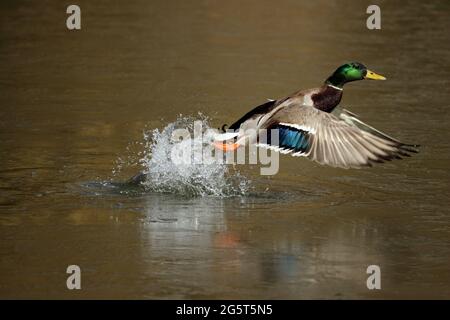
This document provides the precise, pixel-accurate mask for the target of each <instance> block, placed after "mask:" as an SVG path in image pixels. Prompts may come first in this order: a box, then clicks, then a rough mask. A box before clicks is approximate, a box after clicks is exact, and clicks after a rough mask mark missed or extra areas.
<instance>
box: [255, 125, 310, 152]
mask: <svg viewBox="0 0 450 320" xmlns="http://www.w3.org/2000/svg"><path fill="white" fill-rule="evenodd" d="M274 129H276V130H278V139H276V137H275V136H274V135H273V133H272V130H274ZM310 136H311V134H310V133H309V132H308V131H304V130H301V129H297V128H293V127H288V126H285V125H281V124H276V125H274V126H272V127H271V128H269V129H267V141H260V143H262V144H268V145H271V146H274V147H278V148H280V149H287V150H291V151H292V152H294V153H297V152H299V153H303V152H305V151H307V150H308V149H309V147H310ZM276 140H278V141H276Z"/></svg>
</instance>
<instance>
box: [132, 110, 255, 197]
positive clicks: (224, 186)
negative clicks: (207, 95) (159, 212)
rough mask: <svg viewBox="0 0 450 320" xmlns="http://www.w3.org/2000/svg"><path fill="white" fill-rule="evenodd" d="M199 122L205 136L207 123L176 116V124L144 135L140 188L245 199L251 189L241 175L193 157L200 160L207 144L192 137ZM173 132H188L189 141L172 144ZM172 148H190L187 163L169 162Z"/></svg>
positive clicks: (230, 168)
mask: <svg viewBox="0 0 450 320" xmlns="http://www.w3.org/2000/svg"><path fill="white" fill-rule="evenodd" d="M199 120H200V121H201V122H202V128H203V131H202V133H203V134H205V133H206V132H207V130H208V129H210V126H209V124H208V119H207V118H206V117H204V116H201V118H200V119H194V118H192V117H182V116H179V117H178V119H177V120H176V121H175V122H172V123H170V124H168V125H167V126H166V127H165V128H164V129H162V130H161V131H160V130H158V129H155V130H152V131H149V132H145V133H144V140H145V151H144V152H143V157H142V158H141V159H140V161H139V162H140V164H141V166H142V167H143V168H144V170H143V173H144V174H145V180H144V181H142V182H141V185H142V186H143V187H144V188H145V189H146V190H148V191H152V192H163V193H175V194H179V195H183V196H188V197H195V196H216V197H231V196H239V195H246V194H247V192H248V191H249V189H250V180H248V179H247V178H246V177H244V176H243V175H241V174H240V173H239V172H238V171H237V170H236V169H235V168H233V167H231V166H228V165H226V164H224V163H220V162H219V161H216V162H213V163H210V164H205V163H200V162H201V161H198V160H199V159H197V158H196V157H198V156H201V153H200V152H195V150H198V149H201V148H202V147H204V146H205V145H206V144H207V143H209V142H208V138H209V137H206V138H205V139H202V137H195V136H194V135H193V131H194V128H193V127H194V121H199ZM175 129H187V130H189V132H191V133H192V134H191V137H194V138H190V139H187V140H183V141H181V142H176V141H173V140H172V132H173V131H174V130H175ZM173 148H181V149H185V148H193V152H192V161H191V162H190V163H174V162H173V161H172V159H171V154H172V149H173Z"/></svg>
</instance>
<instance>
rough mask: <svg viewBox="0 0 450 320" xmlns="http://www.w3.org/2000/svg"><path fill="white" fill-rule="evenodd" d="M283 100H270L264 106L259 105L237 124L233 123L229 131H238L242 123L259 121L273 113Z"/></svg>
mask: <svg viewBox="0 0 450 320" xmlns="http://www.w3.org/2000/svg"><path fill="white" fill-rule="evenodd" d="M285 100H286V99H282V100H269V101H267V102H266V103H263V104H262V105H259V106H257V107H255V108H253V109H252V110H250V111H249V112H247V113H246V114H245V115H243V116H242V117H241V118H240V119H239V120H237V121H236V122H235V123H233V124H232V125H231V126H230V127H229V129H231V130H238V129H239V127H240V126H241V124H242V123H244V122H246V121H248V120H250V119H258V118H260V117H261V116H263V115H266V114H268V113H270V112H271V111H273V110H274V109H275V108H276V107H277V106H279V105H280V104H281V103H282V102H283V101H285Z"/></svg>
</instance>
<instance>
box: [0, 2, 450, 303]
mask: <svg viewBox="0 0 450 320" xmlns="http://www.w3.org/2000/svg"><path fill="white" fill-rule="evenodd" d="M78 4H79V5H80V7H81V8H82V14H83V18H82V30H81V31H79V32H78V31H77V32H68V31H67V30H65V29H64V28H65V21H64V19H65V8H63V7H61V6H60V5H59V4H56V1H48V2H46V4H45V5H41V3H38V2H35V3H33V4H31V3H21V2H16V1H2V2H1V4H0V8H1V12H2V21H1V23H0V71H1V72H0V90H1V95H0V103H1V108H0V148H1V151H2V152H1V153H0V164H1V166H0V178H1V179H0V235H1V241H0V255H1V261H0V275H1V276H0V297H2V298H11V297H16V298H43V297H50V298H58V297H59V298H161V297H164V298H185V297H186V298H418V297H423V298H432V297H434V298H448V297H449V296H450V289H449V287H450V286H449V285H450V274H449V272H448V265H449V258H448V257H449V253H450V249H449V248H450V246H449V239H450V232H449V230H450V226H449V224H450V210H449V209H448V207H449V204H450V201H449V198H448V194H449V185H448V182H449V178H450V176H449V171H448V161H449V158H450V144H449V141H450V139H449V138H450V137H449V133H448V130H446V129H445V128H444V127H445V125H444V126H443V124H445V123H446V121H448V120H450V119H449V118H448V115H449V113H448V111H447V108H448V107H449V106H448V101H449V99H450V96H449V92H448V86H449V83H448V79H449V70H448V68H445V67H444V66H447V65H448V63H449V57H450V55H449V54H448V50H449V43H450V42H449V41H448V35H447V30H448V27H449V19H448V15H449V12H450V11H449V5H448V3H447V2H446V1H436V2H434V3H433V4H423V3H420V2H414V1H411V2H409V3H408V4H407V5H406V4H404V3H402V4H400V3H397V4H396V3H393V2H387V1H382V2H381V3H380V4H379V5H380V7H381V8H382V15H383V20H382V30H381V31H369V30H367V29H366V28H365V18H366V14H365V9H366V4H364V3H362V2H360V1H351V0H348V1H342V2H341V1H339V2H334V1H314V2H311V1H304V2H303V1H287V0H286V1H282V2H281V3H280V2H276V3H275V2H271V1H258V2H257V3H256V2H254V1H248V2H245V3H241V2H239V3H238V2H236V1H226V2H224V1H203V2H199V3H197V4H195V5H192V4H188V3H181V2H175V1H173V2H170V1H152V2H148V1H143V0H138V1H134V2H133V4H125V3H123V4H119V3H116V4H114V5H111V3H110V2H107V1H95V2H93V1H89V2H88V1H79V3H78ZM167 12H170V13H171V15H170V19H168V18H167ZM312 17H313V18H312ZM348 60H359V61H361V62H363V63H365V64H367V65H368V66H370V67H373V69H374V70H377V71H379V72H380V73H382V74H386V75H387V76H388V79H389V81H386V82H383V83H381V84H380V83H375V82H367V81H366V82H361V83H352V84H349V85H348V88H346V92H345V94H344V100H343V104H344V105H345V106H346V107H347V108H349V109H350V110H352V111H354V112H356V113H357V114H360V115H361V116H362V117H363V119H364V120H365V121H367V122H368V123H370V124H372V125H374V126H375V127H377V128H380V129H381V130H383V131H386V132H388V133H390V134H392V135H393V136H396V137H398V138H400V139H402V140H405V141H407V142H413V143H419V144H421V145H423V147H422V149H421V153H420V154H419V155H417V156H415V157H413V158H411V159H407V160H403V161H397V162H392V163H388V164H385V165H382V166H378V167H375V168H372V169H369V170H341V169H334V168H326V167H321V166H318V165H316V164H314V163H310V162H308V161H306V160H304V159H296V158H290V157H281V158H280V172H279V174H278V175H276V176H274V177H261V176H259V175H258V173H259V168H257V167H256V166H248V167H243V168H239V171H241V172H242V174H243V175H244V176H246V177H247V178H248V179H249V180H251V185H252V187H253V188H252V189H251V190H249V191H248V193H246V194H245V195H236V196H233V197H225V198H224V197H217V196H205V197H186V196H180V195H179V194H170V193H149V192H145V190H143V189H141V188H139V187H135V186H134V187H133V186H130V185H129V184H124V183H120V181H126V179H127V178H129V177H130V176H132V175H133V174H135V173H136V172H137V171H139V170H140V169H141V168H140V167H139V166H137V165H128V166H124V167H122V168H121V171H120V172H118V173H117V174H116V175H114V176H113V175H112V170H113V168H115V167H116V164H115V163H116V162H117V159H118V158H123V157H125V158H126V157H131V158H133V157H134V158H133V159H134V160H138V159H139V156H138V153H139V152H141V151H142V145H141V144H140V143H139V142H140V141H142V132H143V131H144V130H149V129H154V128H160V129H162V128H164V127H165V126H166V125H167V124H168V123H170V122H173V121H175V119H176V118H177V116H178V115H179V114H185V115H186V114H187V115H196V114H197V113H198V112H199V111H201V112H203V114H205V115H207V116H209V117H211V118H212V121H211V124H212V125H213V126H216V127H217V126H219V125H222V124H223V123H228V124H229V123H231V122H232V121H233V120H234V119H236V118H237V117H239V116H240V115H241V114H242V113H243V112H244V111H245V110H247V109H249V108H250V107H251V106H254V105H257V104H259V103H260V102H262V101H264V100H265V99H266V98H278V97H281V96H283V95H286V94H289V93H290V92H292V91H294V90H295V89H297V88H300V87H305V88H306V87H312V86H315V85H318V84H319V83H321V82H322V81H323V79H324V78H325V77H326V76H327V75H328V74H329V73H330V72H331V71H332V70H334V68H335V67H336V66H337V65H340V64H341V63H342V62H343V61H348ZM135 142H137V143H135ZM127 148H128V150H127ZM130 162H131V163H134V164H136V163H137V161H130ZM111 178H112V179H113V180H114V182H113V183H111V182H109V180H110V179H111ZM104 181H108V182H104ZM69 264H78V265H79V266H80V267H81V269H82V288H83V289H82V290H81V291H79V292H72V291H69V290H67V289H65V281H66V276H67V275H66V273H65V270H66V267H67V266H68V265H69ZM371 264H377V265H379V266H380V267H381V270H382V290H381V291H378V292H373V291H369V290H367V288H366V277H367V275H366V268H367V266H368V265H371ZM430 288H432V290H430Z"/></svg>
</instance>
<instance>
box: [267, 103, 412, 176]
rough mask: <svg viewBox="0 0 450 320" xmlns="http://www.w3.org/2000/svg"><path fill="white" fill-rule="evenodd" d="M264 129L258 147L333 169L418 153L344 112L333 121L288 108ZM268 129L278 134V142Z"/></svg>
mask: <svg viewBox="0 0 450 320" xmlns="http://www.w3.org/2000/svg"><path fill="white" fill-rule="evenodd" d="M265 128H266V129H268V130H267V133H268V134H267V139H266V140H264V139H263V138H262V139H260V140H259V143H258V144H259V146H261V147H265V148H269V149H273V150H277V151H280V152H281V153H289V154H291V155H293V156H303V157H307V158H309V159H311V160H313V161H316V162H318V163H320V164H326V165H329V166H333V167H341V168H360V167H364V166H371V165H372V164H373V163H380V162H384V161H389V160H392V159H401V158H402V157H405V156H410V154H411V153H417V152H418V151H417V149H416V147H418V146H415V145H408V144H404V143H402V142H400V141H398V140H396V139H394V138H392V137H390V136H388V135H386V134H384V133H382V132H381V131H379V130H377V129H375V128H373V127H371V126H369V125H367V124H365V123H364V122H362V121H361V120H359V119H358V118H356V116H355V115H354V114H352V113H350V112H348V111H345V110H344V111H342V112H341V113H340V114H339V115H338V117H337V116H335V115H333V114H330V113H326V112H322V111H320V110H317V109H315V108H313V107H309V106H298V105H290V106H286V107H284V108H282V109H281V110H280V111H278V112H277V113H275V114H274V115H273V116H272V117H271V119H269V121H267V123H266V125H265ZM271 129H277V130H278V139H276V136H274V134H273V132H272V131H271Z"/></svg>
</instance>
